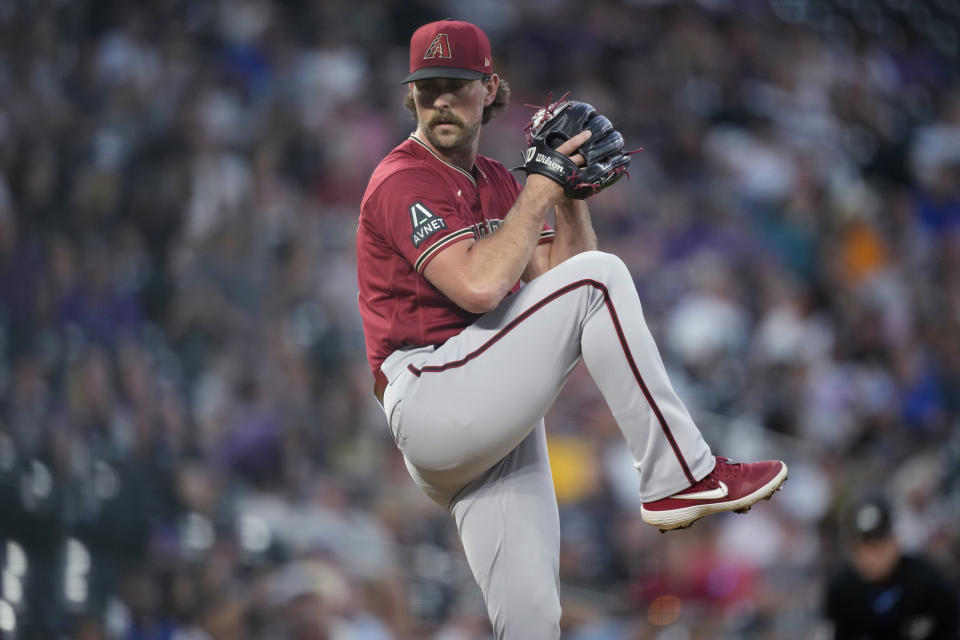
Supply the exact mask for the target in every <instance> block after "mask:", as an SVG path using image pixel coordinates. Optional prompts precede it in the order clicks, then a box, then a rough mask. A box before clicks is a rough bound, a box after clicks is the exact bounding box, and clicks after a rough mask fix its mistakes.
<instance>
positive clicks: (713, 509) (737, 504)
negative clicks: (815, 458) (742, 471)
mask: <svg viewBox="0 0 960 640" xmlns="http://www.w3.org/2000/svg"><path fill="white" fill-rule="evenodd" d="M786 479H787V465H786V463H784V465H783V468H782V469H780V473H778V474H777V475H775V476H774V477H773V478H772V479H771V480H770V481H769V482H768V483H767V484H765V485H763V486H762V487H760V488H759V489H757V490H756V491H754V492H753V493H751V494H749V495H746V496H743V497H742V498H739V499H737V500H731V501H730V502H713V503H709V504H698V505H693V506H690V507H683V508H681V509H671V510H669V511H647V510H646V509H644V508H643V507H640V517H641V518H643V521H644V522H646V523H647V524H651V525H653V526H655V527H656V528H658V529H660V533H665V532H667V531H673V530H674V529H686V528H687V527H689V526H690V525H692V524H693V523H694V522H696V521H697V520H699V519H700V518H703V517H704V516H709V515H710V514H712V513H721V512H723V511H733V512H734V513H746V512H747V511H749V510H750V507H752V506H753V505H754V504H756V503H757V502H760V501H761V500H769V499H770V498H771V497H773V494H774V493H776V492H777V491H779V490H780V488H781V487H782V486H783V483H784V482H785V481H786Z"/></svg>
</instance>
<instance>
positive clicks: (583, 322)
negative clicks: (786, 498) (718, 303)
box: [384, 252, 714, 500]
mask: <svg viewBox="0 0 960 640" xmlns="http://www.w3.org/2000/svg"><path fill="white" fill-rule="evenodd" d="M614 319H616V321H614ZM581 354H583V355H584V356H586V362H587V365H588V366H589V367H590V371H591V373H592V374H593V376H594V379H595V380H596V381H597V384H598V386H599V387H600V389H601V391H602V392H603V395H604V397H605V398H606V400H607V402H608V403H609V404H610V407H611V409H612V410H613V413H614V416H615V417H616V419H617V421H618V423H619V425H620V427H621V429H622V431H623V433H624V435H625V437H626V440H627V443H628V445H629V447H630V449H631V451H632V452H633V454H634V458H635V460H636V463H637V467H638V469H639V470H640V476H641V486H642V488H641V492H642V496H643V498H644V499H645V500H648V499H656V498H658V497H662V496H666V495H670V494H672V493H674V492H677V491H680V490H682V489H685V488H687V487H688V486H690V484H692V483H693V482H694V481H695V479H697V478H701V477H703V476H705V475H706V474H707V473H709V472H710V470H711V468H712V467H713V464H714V460H713V457H712V456H711V454H710V450H709V448H708V447H707V445H706V443H704V441H703V438H702V437H701V435H700V432H699V430H698V429H697V428H696V426H695V425H694V423H693V421H692V420H691V419H690V416H689V414H688V413H687V411H686V409H685V408H684V406H683V404H682V403H681V402H680V399H679V398H678V397H677V395H676V393H675V392H674V391H673V388H672V387H671V385H670V382H669V380H668V379H667V375H666V371H665V370H664V367H663V363H662V362H661V360H660V357H659V355H658V354H657V350H656V346H655V345H654V344H653V339H652V338H651V337H650V333H649V330H648V329H647V325H646V323H645V321H644V319H643V313H642V309H641V306H640V301H639V298H638V296H637V292H636V289H635V287H634V285H633V280H632V278H631V277H630V274H629V272H628V271H627V269H626V267H625V266H624V265H623V262H622V261H620V260H619V259H618V258H616V257H615V256H612V255H610V254H605V253H600V252H587V253H583V254H580V255H578V256H575V257H573V258H571V259H570V260H567V261H566V262H564V263H562V264H560V265H558V266H557V267H555V268H553V269H551V270H550V271H548V272H547V273H545V274H543V275H541V276H540V277H539V278H536V279H535V280H533V281H532V282H530V283H529V284H528V285H527V286H526V287H524V288H523V289H521V290H520V291H519V292H517V293H516V294H514V295H512V296H509V297H508V298H507V299H505V300H504V302H503V303H502V304H501V305H500V307H498V308H497V309H496V310H494V311H492V312H490V313H488V314H485V315H484V316H483V317H481V318H480V319H479V320H478V321H477V322H476V323H474V324H473V325H471V326H470V327H468V328H467V329H465V330H464V331H463V332H461V333H460V334H459V335H457V336H455V337H454V338H451V339H450V340H449V341H447V342H446V343H444V344H443V345H442V346H441V347H439V348H437V349H436V350H432V349H426V350H415V351H412V352H409V353H399V354H394V355H393V356H391V357H390V358H388V360H387V361H386V362H385V363H384V372H385V373H387V376H388V378H389V379H391V380H392V381H393V380H395V383H394V384H391V385H390V387H388V390H387V394H385V396H384V398H385V401H386V402H385V404H386V405H387V407H388V409H389V410H391V411H392V410H394V409H396V414H395V415H394V425H395V426H396V428H397V432H396V434H395V435H396V436H397V438H398V445H399V446H400V449H401V450H402V451H403V453H404V455H406V456H407V458H408V459H409V460H410V461H411V462H412V463H413V464H415V465H416V466H417V467H418V468H419V469H420V471H421V473H423V474H424V475H425V476H427V477H428V479H429V480H430V484H431V485H434V486H436V485H439V484H446V483H449V484H450V485H456V484H457V483H460V484H465V483H466V482H469V481H470V480H471V479H473V478H475V477H477V476H478V475H479V474H480V473H482V472H483V471H485V470H486V469H487V468H489V467H490V466H491V465H492V464H494V463H495V462H496V461H497V460H499V459H500V458H502V457H503V456H504V455H506V454H507V453H508V452H509V451H510V450H511V449H513V447H515V446H516V445H517V443H519V442H520V440H522V439H523V438H524V437H526V434H527V433H529V430H530V429H531V428H532V426H533V425H534V424H536V423H537V421H538V420H539V419H540V418H541V417H542V416H543V415H544V413H546V411H547V409H548V408H549V407H550V405H551V404H552V403H553V402H554V400H555V399H556V396H557V394H558V393H559V391H560V389H561V388H562V386H563V383H564V382H565V381H566V378H567V376H568V375H569V373H570V371H571V370H572V369H573V367H574V366H576V364H577V363H578V362H579V360H580V358H581ZM391 387H393V389H391ZM391 398H392V399H391ZM391 402H398V403H399V406H398V407H394V406H391Z"/></svg>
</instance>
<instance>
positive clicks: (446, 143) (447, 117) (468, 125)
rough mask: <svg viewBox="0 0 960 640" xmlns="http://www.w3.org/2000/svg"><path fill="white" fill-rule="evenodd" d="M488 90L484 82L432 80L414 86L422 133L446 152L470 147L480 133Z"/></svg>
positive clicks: (418, 119) (436, 146)
mask: <svg viewBox="0 0 960 640" xmlns="http://www.w3.org/2000/svg"><path fill="white" fill-rule="evenodd" d="M487 94H488V89H487V86H486V85H485V84H484V83H483V81H481V80H459V79H455V78H429V79H426V80H417V81H416V82H414V83H413V98H414V103H415V104H416V107H417V122H418V123H419V129H420V131H421V132H422V133H423V134H424V135H425V136H426V137H427V140H428V141H429V142H430V144H431V145H433V147H434V148H435V149H436V150H437V151H441V152H445V153H450V152H454V151H458V150H460V149H464V148H468V147H470V146H471V145H473V143H474V141H476V139H477V136H478V135H479V134H480V124H481V121H482V119H483V107H484V105H485V103H486V102H487Z"/></svg>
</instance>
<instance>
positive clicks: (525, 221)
mask: <svg viewBox="0 0 960 640" xmlns="http://www.w3.org/2000/svg"><path fill="white" fill-rule="evenodd" d="M537 178H539V176H537ZM544 180H545V179H544ZM531 182H532V183H534V184H533V185H531ZM537 182H538V180H536V179H535V180H533V181H528V186H527V188H525V189H524V190H523V191H522V192H521V193H520V195H519V197H518V198H517V201H516V202H515V203H514V205H513V207H512V208H511V209H510V211H509V212H508V213H507V215H506V216H505V217H504V220H503V224H502V225H501V226H500V228H499V229H498V230H497V232H496V233H491V234H489V235H486V236H484V237H482V238H480V239H479V240H477V241H476V242H474V243H472V244H471V245H470V246H469V248H467V249H466V250H465V251H464V252H463V254H462V258H461V259H460V260H456V261H454V262H453V263H452V265H448V266H454V268H453V269H452V270H451V269H449V268H444V260H443V258H445V257H446V256H441V259H439V262H438V261H437V260H435V261H434V262H435V263H437V264H436V265H434V263H431V265H428V267H427V272H426V275H427V278H428V279H429V280H430V281H431V282H433V284H434V285H435V286H437V287H439V288H440V289H441V290H442V291H444V293H447V295H448V296H450V297H451V299H453V300H454V301H455V302H456V303H457V304H459V305H460V306H461V307H463V308H465V309H467V310H469V311H473V312H476V313H482V312H484V311H487V310H489V309H492V308H493V307H495V306H496V305H497V304H499V302H500V300H501V299H502V298H503V296H505V295H507V293H508V292H509V291H510V289H511V288H512V287H513V285H514V284H516V282H517V281H518V280H519V279H520V278H521V276H522V275H523V273H524V272H525V270H526V268H527V265H528V264H529V263H530V262H531V259H532V258H533V255H534V251H535V250H536V248H537V244H538V243H539V240H540V231H541V230H542V229H543V224H544V221H545V220H546V217H547V212H548V211H549V210H550V207H551V206H552V205H553V202H554V201H555V200H556V193H555V189H553V187H552V183H551V185H550V186H548V188H547V189H541V188H537V186H536V183H537ZM456 252H457V247H453V248H451V249H449V250H447V251H445V252H444V253H447V254H451V255H454V254H456Z"/></svg>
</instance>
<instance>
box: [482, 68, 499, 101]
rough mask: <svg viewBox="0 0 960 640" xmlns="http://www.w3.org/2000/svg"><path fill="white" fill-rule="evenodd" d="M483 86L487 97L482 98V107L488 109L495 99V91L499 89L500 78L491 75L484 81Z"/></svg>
mask: <svg viewBox="0 0 960 640" xmlns="http://www.w3.org/2000/svg"><path fill="white" fill-rule="evenodd" d="M483 84H484V88H486V90H487V95H486V96H484V98H483V106H485V107H489V106H490V105H491V104H493V101H494V100H496V99H497V91H498V90H499V89H500V76H498V75H497V74H495V73H493V74H491V75H490V77H488V78H487V79H486V80H484V83H483Z"/></svg>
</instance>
